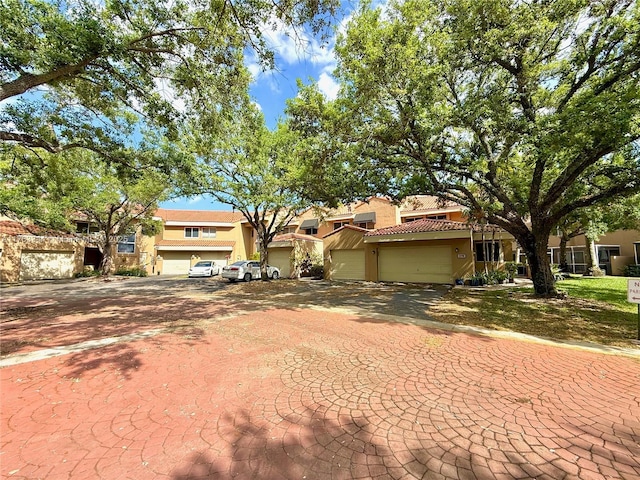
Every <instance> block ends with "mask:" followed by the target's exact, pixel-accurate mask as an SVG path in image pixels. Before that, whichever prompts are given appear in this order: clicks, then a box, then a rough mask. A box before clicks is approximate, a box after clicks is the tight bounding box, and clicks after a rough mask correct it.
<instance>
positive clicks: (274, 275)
mask: <svg viewBox="0 0 640 480" xmlns="http://www.w3.org/2000/svg"><path fill="white" fill-rule="evenodd" d="M267 276H268V277H269V278H271V279H273V280H277V279H278V278H280V269H279V268H278V267H274V266H272V265H267ZM222 278H226V279H228V280H229V281H230V282H235V281H236V280H244V281H245V282H249V281H251V280H255V279H258V278H260V262H256V261H250V260H241V261H239V262H235V263H232V264H231V265H228V266H226V267H222Z"/></svg>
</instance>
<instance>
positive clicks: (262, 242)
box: [258, 230, 269, 281]
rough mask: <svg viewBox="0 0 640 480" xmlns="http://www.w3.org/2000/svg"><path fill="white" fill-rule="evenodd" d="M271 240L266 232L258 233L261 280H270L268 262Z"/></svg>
mask: <svg viewBox="0 0 640 480" xmlns="http://www.w3.org/2000/svg"><path fill="white" fill-rule="evenodd" d="M268 245H269V239H268V236H267V234H266V232H265V231H264V230H260V231H258V250H259V252H260V280H263V281H267V280H269V274H268V272H267V261H268V249H267V246H268Z"/></svg>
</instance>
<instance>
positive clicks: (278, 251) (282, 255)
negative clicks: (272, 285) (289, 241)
mask: <svg viewBox="0 0 640 480" xmlns="http://www.w3.org/2000/svg"><path fill="white" fill-rule="evenodd" d="M291 250H292V249H291V248H273V249H269V255H268V257H267V262H268V263H269V265H273V266H274V267H278V268H279V269H280V276H281V277H282V278H289V276H290V275H291Z"/></svg>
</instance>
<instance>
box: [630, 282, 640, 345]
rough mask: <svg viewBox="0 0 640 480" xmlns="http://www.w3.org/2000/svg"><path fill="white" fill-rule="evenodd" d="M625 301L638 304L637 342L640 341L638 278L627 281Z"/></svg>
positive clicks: (639, 292) (639, 290) (639, 286)
mask: <svg viewBox="0 0 640 480" xmlns="http://www.w3.org/2000/svg"><path fill="white" fill-rule="evenodd" d="M627 301H629V302H631V303H637V304H638V341H640V278H638V279H629V280H628V281H627Z"/></svg>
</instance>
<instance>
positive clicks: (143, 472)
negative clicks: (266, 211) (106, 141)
mask: <svg viewBox="0 0 640 480" xmlns="http://www.w3.org/2000/svg"><path fill="white" fill-rule="evenodd" d="M30 288H32V289H31V290H30ZM242 288H243V287H242V285H236V286H234V287H233V289H231V290H227V287H226V285H224V284H220V283H219V282H218V283H216V282H215V281H208V280H197V281H195V282H189V281H185V280H179V279H176V280H169V279H163V280H159V279H143V280H132V281H116V282H111V283H107V284H105V283H99V282H93V283H92V282H77V283H71V284H67V285H66V287H65V286H61V284H53V285H39V286H28V287H16V288H6V289H3V290H2V291H0V295H2V310H3V313H2V316H1V317H0V320H1V321H2V339H3V351H4V349H5V347H7V348H8V349H9V351H8V352H5V355H4V356H3V358H2V359H1V361H3V362H5V363H4V365H5V366H4V368H1V369H0V388H1V394H2V403H1V405H0V416H1V421H0V429H1V430H0V433H1V440H0V465H1V466H0V476H2V478H23V479H35V478H46V479H57V478H65V479H67V478H73V479H82V478H87V479H89V478H101V479H116V478H117V479H119V478H123V479H125V478H126V479H146V478H149V479H151V478H153V479H156V478H160V479H163V478H166V479H202V478H220V479H227V478H241V479H242V478H255V479H296V478H299V479H304V478H306V479H329V478H335V479H341V478H345V479H350V478H362V479H368V478H381V479H382V478H387V479H413V478H439V479H466V478H470V479H473V478H475V479H491V478H501V479H512V478H523V479H524V478H540V479H544V478H547V479H560V478H567V479H569V478H584V479H606V478H623V479H637V478H640V460H639V459H640V362H639V361H638V359H637V358H631V357H625V356H616V355H609V354H604V353H600V352H596V351H587V350H581V349H575V348H567V347H563V346H557V345H553V344H549V343H538V342H531V341H524V340H521V339H518V338H498V337H495V336H490V335H482V334H468V333H462V332H453V331H449V330H445V329H437V328H433V325H432V324H428V323H426V322H424V321H423V320H425V319H426V318H427V317H428V305H429V304H430V303H431V302H433V301H437V296H438V294H439V293H441V292H439V291H437V290H430V289H425V288H421V289H419V288H409V289H403V288H399V289H394V287H385V289H388V290H383V291H381V292H377V293H376V292H375V291H374V292H373V293H371V292H369V294H368V295H369V297H367V296H366V295H367V293H366V291H368V290H367V289H363V290H358V287H350V286H344V285H343V286H342V287H341V292H342V295H340V294H336V295H335V296H336V297H342V298H343V301H342V303H340V302H330V301H328V299H330V298H331V296H332V295H334V292H333V291H331V290H330V288H332V287H331V286H330V285H328V286H324V287H322V288H320V287H316V286H313V287H310V286H307V287H306V288H307V290H306V291H305V290H304V288H305V287H304V286H300V285H295V286H290V287H287V286H286V285H285V283H282V284H280V285H279V286H278V288H277V290H274V292H273V293H272V294H271V295H268V294H264V295H259V294H256V293H253V294H252V295H245V294H244V293H246V292H243V290H242ZM274 288H275V287H274ZM309 288H317V289H316V290H313V292H315V293H314V294H313V295H307V294H306V293H305V292H308V291H309V290H308V289H309ZM298 289H302V290H298ZM322 292H324V294H322ZM354 292H355V294H354ZM313 297H317V298H316V300H317V301H316V303H317V304H314V302H313ZM319 297H322V298H319ZM357 298H361V301H360V302H357ZM327 303H328V305H327ZM377 304H379V305H380V308H381V309H382V311H381V312H380V313H383V314H386V315H384V316H379V315H367V314H366V310H367V305H373V306H372V307H371V309H372V310H374V311H375V310H377V308H376V306H375V305H377ZM388 304H392V305H394V306H393V308H394V310H395V312H396V314H397V315H398V316H399V317H403V319H404V321H403V322H394V321H391V317H390V316H389V313H388V312H386V311H384V309H383V308H382V307H383V306H384V305H388ZM301 305H304V306H302V307H301ZM335 305H338V306H339V308H335ZM329 306H331V307H332V308H331V309H329V308H327V307H329ZM403 306H404V307H406V308H404V309H402V307H403ZM372 313H373V312H372ZM408 317H411V318H414V319H415V321H414V322H411V321H407V318H408ZM381 318H383V319H384V320H383V319H381ZM105 339H107V340H109V339H110V340H112V341H111V342H110V343H109V342H106V343H104V344H102V345H95V344H89V343H87V342H92V341H96V340H105ZM77 345H85V347H82V348H72V347H73V346H77ZM54 347H58V349H59V351H58V353H55V354H51V355H40V353H41V352H43V351H48V350H51V349H53V348H54ZM70 347H71V348H70ZM17 358H19V359H21V360H20V361H21V362H23V363H16V364H13V365H11V364H9V363H10V362H7V360H9V359H17Z"/></svg>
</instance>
